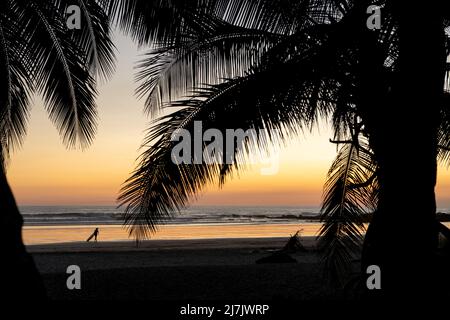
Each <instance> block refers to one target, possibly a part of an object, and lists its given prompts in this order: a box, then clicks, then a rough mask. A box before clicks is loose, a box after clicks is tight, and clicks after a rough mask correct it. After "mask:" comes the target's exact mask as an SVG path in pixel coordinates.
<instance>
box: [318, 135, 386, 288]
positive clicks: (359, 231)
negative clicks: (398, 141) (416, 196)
mask: <svg viewBox="0 0 450 320" xmlns="http://www.w3.org/2000/svg"><path fill="white" fill-rule="evenodd" d="M377 191H378V185H377V179H376V164H375V163H374V160H373V156H372V153H371V152H370V149H369V146H368V144H367V142H366V141H364V139H361V138H359V140H353V141H348V142H345V144H344V145H343V146H342V147H341V148H340V150H339V152H338V155H337V157H336V160H335V161H334V162H333V164H332V166H331V168H330V170H329V172H328V178H327V181H326V183H325V187H324V197H323V205H322V209H321V219H322V221H323V223H324V224H323V225H322V227H321V229H320V231H319V243H318V247H319V249H320V250H321V251H323V253H324V256H323V266H324V270H326V277H327V279H328V280H329V281H330V282H336V281H343V280H344V279H345V276H346V275H348V274H349V272H350V267H351V266H350V265H351V260H352V259H353V257H354V254H355V253H358V251H359V249H360V247H361V244H362V240H363V233H364V231H365V227H364V222H367V214H368V213H371V212H373V210H375V208H376V205H377Z"/></svg>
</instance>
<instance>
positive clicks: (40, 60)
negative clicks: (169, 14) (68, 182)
mask: <svg viewBox="0 0 450 320" xmlns="http://www.w3.org/2000/svg"><path fill="white" fill-rule="evenodd" d="M69 4H72V3H70V2H69V1H55V0H46V1H39V2H38V1H25V0H14V1H5V2H2V4H1V7H0V9H1V11H0V46H1V47H0V60H1V61H0V68H1V69H2V71H3V72H2V76H1V82H0V86H1V88H0V92H1V94H0V102H1V103H0V115H1V119H0V120H1V121H0V133H1V136H2V141H1V142H2V146H1V149H2V158H3V159H4V160H6V159H7V158H8V155H9V152H10V151H11V150H12V149H13V148H14V147H15V146H17V145H19V144H20V141H21V139H22V138H23V136H24V135H25V133H26V122H27V119H28V110H29V97H30V96H31V95H33V94H35V93H40V94H42V95H43V98H44V101H45V103H46V108H47V110H48V112H49V114H50V118H51V119H52V120H53V122H54V123H55V124H56V127H57V128H58V130H59V131H60V133H61V136H62V138H63V141H64V143H66V144H67V145H68V146H69V147H74V146H81V147H85V146H87V145H88V144H89V143H90V142H91V141H92V138H93V136H94V133H95V128H96V124H95V121H96V106H95V102H94V99H95V96H96V82H95V77H96V76H97V75H98V76H100V77H102V78H105V77H107V76H108V75H109V74H110V73H111V71H112V70H113V63H114V51H113V50H114V46H113V44H112V42H111V39H110V34H109V32H110V30H109V24H108V23H109V21H108V19H107V18H106V15H105V12H106V11H105V10H104V9H103V8H102V7H101V6H99V4H98V3H97V2H95V1H88V0H79V1H78V4H79V5H80V7H81V8H82V13H83V17H84V20H83V23H84V22H85V24H86V25H85V28H82V30H80V31H79V32H78V30H74V31H72V30H69V29H68V28H67V26H66V19H67V16H66V11H65V9H66V7H67V5H69Z"/></svg>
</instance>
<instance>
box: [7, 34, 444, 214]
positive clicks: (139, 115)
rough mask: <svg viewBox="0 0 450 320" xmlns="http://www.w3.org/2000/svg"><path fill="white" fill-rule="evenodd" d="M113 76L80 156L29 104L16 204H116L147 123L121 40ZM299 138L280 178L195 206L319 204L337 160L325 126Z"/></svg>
mask: <svg viewBox="0 0 450 320" xmlns="http://www.w3.org/2000/svg"><path fill="white" fill-rule="evenodd" d="M117 46H118V50H119V52H120V54H118V66H117V71H116V74H115V75H114V77H113V78H112V79H111V80H110V81H109V82H108V83H106V84H104V85H102V86H101V87H100V95H99V98H98V100H97V104H98V107H99V127H98V134H97V136H96V139H95V140H94V143H93V145H92V146H91V147H90V148H89V149H87V150H84V151H80V150H67V149H66V148H65V147H64V146H63V145H62V143H61V140H60V139H59V136H58V133H57V131H56V129H55V128H54V126H53V125H52V124H51V123H50V121H49V120H48V117H47V115H46V112H45V111H44V109H43V104H42V102H41V101H40V100H39V99H37V100H36V101H35V102H34V103H33V111H32V114H31V119H30V123H29V130H28V135H27V137H26V139H25V141H24V144H23V146H22V148H21V149H20V150H17V151H16V152H14V154H13V156H12V158H11V164H10V166H9V169H8V178H9V181H10V184H11V186H12V188H13V191H14V194H15V196H16V199H17V201H18V203H19V204H20V205H115V204H116V202H115V201H116V197H117V194H118V191H119V189H120V186H121V184H122V183H123V182H124V181H125V179H126V178H127V177H128V176H129V174H130V172H131V171H132V170H133V169H134V167H135V164H136V162H135V160H136V158H137V156H138V155H139V147H140V144H141V143H142V141H143V138H144V136H145V132H144V131H145V130H146V129H147V128H148V123H149V121H150V119H148V118H146V116H145V115H144V113H143V111H142V110H143V104H144V101H138V100H137V99H136V97H135V96H134V89H135V86H136V85H135V83H134V78H133V77H134V71H135V70H133V67H134V65H135V64H134V62H135V61H137V60H138V57H137V56H136V52H137V50H136V48H135V46H134V45H133V44H132V43H131V41H130V40H126V39H125V38H123V37H119V41H117ZM320 130H321V132H318V130H316V131H315V132H314V133H312V134H305V135H304V136H301V137H298V139H296V140H294V141H291V142H290V143H288V146H287V147H286V148H283V149H281V153H280V167H279V172H278V174H276V175H273V176H263V175H261V174H260V172H259V169H260V168H259V167H258V166H255V167H254V168H252V169H250V170H248V171H246V172H243V173H241V175H240V178H237V177H236V178H235V179H233V180H231V181H229V182H228V183H227V184H226V185H225V186H224V187H223V189H222V190H219V188H218V187H216V186H211V187H209V188H208V189H207V190H205V191H204V192H203V193H202V194H201V195H200V196H199V199H198V201H197V202H195V203H196V204H200V205H273V206H276V205H279V206H282V205H285V206H294V205H297V206H316V207H317V206H319V204H320V200H321V196H322V187H323V183H324V181H325V177H326V173H327V171H328V168H329V166H330V165H331V162H332V160H333V159H334V157H335V151H336V149H335V146H334V145H331V144H330V143H329V142H328V138H330V137H331V133H330V131H329V130H327V129H326V128H321V129H320ZM449 191H450V172H449V171H448V170H446V169H445V168H440V169H439V183H438V188H437V198H438V206H439V207H443V208H448V207H450V197H449V194H450V193H449Z"/></svg>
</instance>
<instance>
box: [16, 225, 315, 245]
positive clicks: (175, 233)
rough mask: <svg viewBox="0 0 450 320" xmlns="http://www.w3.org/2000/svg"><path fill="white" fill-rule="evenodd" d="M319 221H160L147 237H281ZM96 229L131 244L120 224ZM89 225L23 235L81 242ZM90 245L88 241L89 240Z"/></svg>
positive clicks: (38, 240) (305, 231)
mask: <svg viewBox="0 0 450 320" xmlns="http://www.w3.org/2000/svg"><path fill="white" fill-rule="evenodd" d="M321 225H322V224H320V223H304V224H301V223H289V224H286V223H285V224H210V225H195V224H185V225H181V224H177V225H163V226H161V227H160V228H159V230H158V231H157V232H156V233H155V234H153V235H152V236H151V239H150V240H147V241H157V240H180V241H183V240H205V239H254V238H262V239H267V238H269V239H270V238H285V239H287V238H288V237H289V236H291V235H293V234H295V233H296V232H297V231H298V230H300V231H301V232H300V235H301V236H302V238H303V237H312V236H316V235H317V232H318V230H319V229H320V227H321ZM96 226H97V227H99V229H100V234H99V238H98V239H99V242H98V243H104V242H125V243H130V244H134V243H135V241H134V239H133V238H130V237H129V234H128V231H127V229H126V228H124V227H123V226H121V225H96ZM92 231H93V226H90V225H78V226H74V225H71V226H25V227H24V228H23V239H24V243H25V245H27V247H28V246H31V245H57V244H64V243H66V244H72V245H73V244H74V243H85V240H86V239H87V238H88V237H89V235H90V234H92ZM89 244H91V245H92V243H89Z"/></svg>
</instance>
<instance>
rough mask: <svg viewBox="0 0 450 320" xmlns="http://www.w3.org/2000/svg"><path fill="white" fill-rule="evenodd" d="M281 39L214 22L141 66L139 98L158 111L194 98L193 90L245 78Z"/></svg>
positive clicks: (152, 55) (157, 51)
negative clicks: (230, 79)
mask: <svg viewBox="0 0 450 320" xmlns="http://www.w3.org/2000/svg"><path fill="white" fill-rule="evenodd" d="M280 37H281V36H279V35H276V34H271V33H268V32H265V31H258V30H253V29H245V28H241V27H236V26H233V25H230V24H226V23H224V22H221V21H217V20H215V19H214V23H212V25H211V26H210V30H208V32H206V31H203V34H201V35H189V36H186V37H185V40H184V41H183V42H181V43H179V44H178V45H176V46H170V47H164V46H162V47H157V48H156V49H153V50H151V51H150V53H149V54H148V55H147V57H146V58H145V59H144V60H142V62H141V63H140V64H139V65H138V69H139V72H138V74H137V77H136V80H137V81H138V82H140V85H139V87H138V89H137V94H138V96H139V97H144V96H146V97H147V99H146V111H148V112H150V113H152V112H155V111H158V110H159V109H160V108H161V107H162V106H163V105H165V104H167V103H170V102H171V101H173V100H177V99H180V98H184V97H186V96H187V95H190V94H191V93H192V89H193V88H196V87H199V86H202V85H205V84H209V85H213V84H217V83H221V82H223V81H224V80H225V79H227V78H228V79H229V78H235V77H238V76H243V75H244V73H245V72H246V71H248V70H249V68H250V67H251V66H254V65H256V64H257V63H258V62H259V58H260V57H261V56H262V55H263V54H264V53H265V52H266V51H267V50H268V48H270V47H271V46H272V45H273V44H275V43H277V41H278V40H279V39H280Z"/></svg>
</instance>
